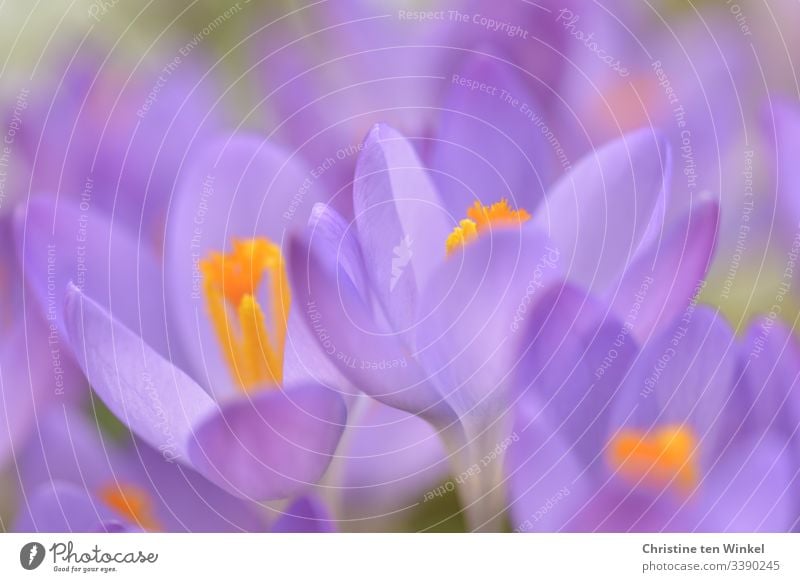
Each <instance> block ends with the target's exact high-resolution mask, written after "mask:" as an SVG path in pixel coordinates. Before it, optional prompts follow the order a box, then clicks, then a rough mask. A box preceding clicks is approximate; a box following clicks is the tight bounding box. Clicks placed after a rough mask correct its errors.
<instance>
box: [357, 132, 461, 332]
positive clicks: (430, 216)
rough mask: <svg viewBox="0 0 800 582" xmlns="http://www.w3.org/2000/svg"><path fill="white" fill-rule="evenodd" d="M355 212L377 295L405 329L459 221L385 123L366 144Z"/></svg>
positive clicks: (360, 163) (400, 138) (393, 321)
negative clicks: (447, 208) (422, 287)
mask: <svg viewBox="0 0 800 582" xmlns="http://www.w3.org/2000/svg"><path fill="white" fill-rule="evenodd" d="M353 208H354V212H355V218H356V223H357V224H358V238H359V241H360V243H361V250H362V252H363V254H364V260H365V262H366V265H367V273H368V275H369V277H370V279H371V281H372V285H373V289H374V292H375V294H376V296H377V298H378V300H379V301H380V304H381V305H382V306H383V308H384V310H385V311H386V313H387V317H388V319H389V321H390V322H391V324H392V325H393V326H394V327H395V329H397V330H398V331H405V330H406V329H407V327H408V326H409V325H410V324H411V322H412V321H413V318H414V314H415V310H416V307H417V299H418V293H419V289H420V288H421V286H423V285H424V284H425V282H426V281H427V280H428V279H429V278H430V277H431V275H432V274H433V272H434V270H435V269H436V268H438V266H439V264H440V263H441V261H442V258H443V256H444V251H445V241H446V239H447V235H448V234H449V232H450V231H451V230H452V226H454V225H455V222H457V219H455V218H453V217H448V214H447V211H446V209H445V208H444V207H443V206H442V203H441V201H440V199H439V195H438V193H437V192H436V189H435V187H434V185H433V183H432V181H431V179H430V176H429V175H428V171H427V170H426V169H425V168H424V166H423V165H422V163H421V162H420V160H419V158H418V157H417V154H416V153H415V151H414V146H413V144H412V143H411V142H409V141H408V140H406V139H405V138H404V137H403V136H402V135H400V134H399V133H398V132H397V131H395V130H394V129H392V128H390V127H388V126H385V125H376V126H375V127H374V128H373V129H372V131H370V133H369V135H368V136H367V139H366V141H365V143H364V150H363V151H362V152H361V155H360V156H359V159H358V164H357V166H356V175H355V182H354V184H353Z"/></svg>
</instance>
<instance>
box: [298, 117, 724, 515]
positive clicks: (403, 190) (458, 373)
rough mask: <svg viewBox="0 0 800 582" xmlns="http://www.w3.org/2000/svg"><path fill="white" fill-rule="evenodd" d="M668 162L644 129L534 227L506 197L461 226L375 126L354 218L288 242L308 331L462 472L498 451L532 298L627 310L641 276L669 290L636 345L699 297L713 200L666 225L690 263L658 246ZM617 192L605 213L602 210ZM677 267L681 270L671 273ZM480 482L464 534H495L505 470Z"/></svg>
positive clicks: (423, 174)
mask: <svg viewBox="0 0 800 582" xmlns="http://www.w3.org/2000/svg"><path fill="white" fill-rule="evenodd" d="M662 155H665V154H662ZM662 155H659V142H658V141H657V140H654V139H653V137H652V136H651V135H650V134H648V133H646V132H641V133H638V134H634V135H630V136H628V137H627V138H626V139H625V140H620V141H619V142H616V143H613V144H610V145H608V146H606V147H605V148H603V149H601V150H600V151H599V152H597V153H596V154H595V155H592V156H589V157H588V158H586V159H585V160H583V161H582V162H581V163H580V164H578V165H577V166H576V167H575V169H574V170H573V172H572V173H571V174H569V175H568V176H566V177H565V178H564V179H563V180H562V181H561V182H560V183H558V184H556V186H555V187H554V188H553V189H552V190H551V192H550V193H549V194H548V196H547V198H546V202H544V203H543V204H542V208H541V209H538V208H537V209H533V208H532V214H533V218H532V219H531V221H530V222H531V223H530V224H527V225H525V226H522V224H523V222H525V221H526V220H527V219H528V215H527V212H526V211H525V210H515V209H513V208H512V207H511V206H510V205H509V204H508V202H506V201H502V202H499V203H498V204H496V205H492V206H485V205H482V204H481V203H480V202H476V204H475V206H473V207H472V208H471V209H470V212H469V213H468V216H469V219H465V220H461V221H459V220H458V219H457V218H454V214H453V213H452V212H448V211H449V210H450V206H448V205H447V204H446V202H445V200H448V201H453V200H458V198H456V197H453V196H449V197H448V198H447V199H445V198H443V197H440V194H439V192H438V191H437V189H436V188H435V186H434V185H433V182H432V181H431V179H430V177H429V174H428V171H427V170H426V169H425V167H424V166H423V165H422V163H421V162H420V160H419V158H418V157H417V156H416V153H415V151H414V148H413V146H412V145H411V143H410V142H409V141H407V140H406V139H405V138H403V137H402V136H401V135H399V134H398V133H397V132H396V131H394V130H392V129H391V128H389V127H386V126H376V127H375V128H374V129H373V130H372V131H371V132H370V134H369V136H368V137H367V139H366V141H365V144H364V146H363V152H362V153H361V156H360V159H359V163H358V167H357V170H356V177H355V182H354V199H353V207H354V209H355V220H354V221H353V222H351V223H348V222H347V221H346V220H344V219H343V218H342V217H341V216H339V215H338V214H337V213H336V212H335V211H334V210H333V209H332V208H330V207H326V206H321V205H320V206H317V207H316V208H315V211H314V215H313V217H312V224H311V227H310V229H309V233H308V236H307V238H306V239H302V240H300V239H296V240H295V241H294V242H293V247H292V249H293V251H292V255H291V257H292V258H291V261H290V267H291V269H292V280H293V283H294V289H295V293H298V292H299V291H302V290H306V292H307V294H306V295H305V296H304V297H303V299H304V302H305V307H306V308H305V314H304V316H305V320H306V323H307V324H308V326H309V329H310V330H311V332H312V333H313V334H314V335H316V339H317V341H318V342H319V343H320V346H321V347H322V348H323V349H325V350H327V351H328V354H329V355H330V360H331V361H332V362H333V363H335V365H336V366H337V368H338V370H339V372H340V373H341V374H343V375H344V376H346V377H348V378H349V379H350V380H351V382H352V383H353V384H354V385H356V386H357V387H359V388H360V389H361V390H364V391H365V392H367V393H368V394H369V395H371V396H373V397H374V398H376V399H378V400H381V401H382V402H385V403H386V404H389V405H391V406H394V407H397V408H400V409H403V410H407V411H410V412H413V413H415V414H418V415H420V416H422V417H423V418H426V419H427V420H429V421H430V422H431V423H432V424H433V425H434V426H436V427H437V428H438V429H439V430H440V433H441V434H442V436H443V438H444V440H445V442H446V443H447V444H448V447H449V450H450V453H451V455H452V457H453V459H454V467H455V468H456V469H457V472H459V473H460V472H461V471H466V472H469V470H470V468H471V467H474V466H475V465H476V464H477V463H479V462H480V460H481V459H484V458H485V457H486V456H487V455H489V456H490V457H491V453H492V451H494V450H496V449H497V447H500V448H501V449H502V447H503V446H505V445H504V444H503V443H506V440H507V438H508V434H509V431H510V427H509V424H508V414H507V413H508V410H509V406H510V402H511V401H510V396H509V394H510V391H511V387H512V385H513V380H514V368H515V365H516V362H517V361H518V359H519V354H520V353H522V352H523V351H524V347H525V345H526V339H527V337H526V334H525V333H518V332H519V331H521V330H522V329H524V323H525V320H526V318H527V310H528V308H529V307H530V305H531V304H535V302H536V300H537V299H538V293H539V290H540V289H541V288H544V287H546V286H547V285H548V284H549V283H551V282H554V281H557V280H560V279H562V278H564V277H567V278H568V279H569V280H571V281H573V282H575V283H577V284H580V285H583V286H586V287H587V288H592V289H595V290H596V291H597V292H598V293H600V294H601V295H602V296H604V297H610V298H611V299H614V298H618V297H619V300H618V302H617V304H616V306H615V307H616V308H618V309H622V308H623V307H624V306H625V305H626V304H627V302H629V301H630V298H629V297H628V296H627V291H629V290H630V291H632V290H634V289H635V288H636V287H638V286H640V285H641V284H642V278H643V277H644V278H647V277H650V276H652V277H653V278H656V279H659V280H663V281H665V283H667V284H668V285H669V286H668V287H666V288H663V287H659V288H658V290H657V291H655V295H654V296H653V297H652V301H650V302H648V303H647V304H646V305H645V306H644V307H643V308H642V320H641V321H640V322H639V325H638V326H637V329H636V333H642V334H645V335H646V334H647V333H649V330H652V329H653V326H654V325H655V324H656V322H657V321H658V320H660V319H661V318H662V317H663V316H664V314H665V313H674V312H675V311H676V310H677V311H680V309H682V306H683V305H685V303H687V302H688V299H689V297H691V295H692V293H693V292H694V291H695V285H696V284H697V281H698V280H699V279H702V276H703V274H704V273H705V270H706V268H707V264H708V259H709V257H710V254H711V252H712V250H713V242H714V233H715V225H716V215H717V212H716V203H715V202H713V201H709V202H706V203H701V204H698V205H696V206H695V207H694V208H692V209H691V210H690V211H689V212H688V213H687V214H686V215H685V217H684V218H683V219H681V220H680V221H678V223H677V224H676V225H675V226H674V228H672V229H670V228H667V229H666V230H665V233H666V234H664V235H663V236H664V237H665V238H666V239H669V240H671V241H673V242H676V241H678V240H680V241H683V240H684V238H679V237H686V236H688V237H689V239H690V240H692V241H693V242H694V244H693V245H692V251H691V252H684V251H682V249H683V247H682V246H677V248H676V247H675V246H669V245H665V246H663V247H662V244H664V243H663V242H661V243H659V242H657V241H659V238H660V237H659V236H657V234H658V233H659V232H660V230H661V228H662V224H661V218H660V214H659V212H658V211H657V210H656V209H657V208H659V205H660V198H661V196H663V184H662V171H663V167H664V163H665V162H664V160H663V158H662ZM434 169H435V168H434ZM478 177H479V178H480V174H478ZM610 193H613V197H614V200H615V202H616V205H615V206H614V208H615V212H613V213H609V212H606V211H604V209H605V208H606V204H609V203H610V202H609V200H608V199H607V195H608V196H611V194H610ZM484 195H485V193H484ZM521 199H522V197H520V198H517V199H515V200H521ZM465 209H466V208H465ZM455 216H457V215H455ZM600 216H602V217H603V221H602V222H603V223H602V224H600V223H599V222H598V217H600ZM654 217H655V218H654ZM654 224H655V225H656V226H654ZM462 247H464V248H463V252H462V250H461V249H462ZM667 248H669V249H670V250H669V251H667V250H666V249H667ZM398 249H399V250H398ZM448 254H449V256H448ZM676 265H680V266H682V267H685V272H684V273H683V274H682V276H680V277H676V276H675V274H674V271H673V269H674V268H675V266H676ZM650 281H651V282H652V281H653V279H650ZM634 285H635V286H636V287H634ZM502 452H503V451H502V450H501V451H500V453H498V454H497V455H496V456H495V457H496V458H498V460H499V459H501V458H502ZM478 473H480V475H478V476H476V477H475V478H471V477H472V475H469V476H468V477H467V478H465V479H464V482H465V483H466V485H465V487H464V489H463V490H462V492H463V493H464V494H465V504H466V510H467V512H468V515H470V518H471V521H472V526H473V527H483V526H485V527H493V525H492V524H493V523H496V521H497V520H498V519H499V518H500V513H501V510H502V507H503V503H504V501H503V500H504V498H503V495H502V487H501V485H502V479H503V477H502V462H496V463H492V464H491V467H490V468H489V469H488V470H486V471H478ZM467 488H468V489H467Z"/></svg>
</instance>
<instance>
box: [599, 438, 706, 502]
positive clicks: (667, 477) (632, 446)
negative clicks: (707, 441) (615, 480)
mask: <svg viewBox="0 0 800 582" xmlns="http://www.w3.org/2000/svg"><path fill="white" fill-rule="evenodd" d="M696 450H697V441H696V439H695V437H694V435H693V434H692V432H691V431H690V430H688V429H687V428H685V427H684V426H680V425H675V426H665V427H663V428H660V429H658V430H656V431H654V432H652V433H650V434H645V433H643V432H642V431H638V430H633V429H626V430H623V431H621V432H619V433H618V434H617V436H615V437H614V438H613V439H612V440H611V444H610V446H609V457H610V462H611V465H612V466H613V467H615V468H616V469H617V471H618V473H619V474H621V475H623V476H624V477H626V478H628V479H630V480H633V481H639V480H641V481H643V482H645V483H650V484H654V485H662V486H663V485H666V484H668V483H670V482H674V483H675V484H676V485H677V487H678V489H679V490H681V491H682V492H684V493H690V492H691V491H692V490H693V489H694V488H695V486H696V485H697V474H698V470H697V465H696V462H695V459H694V457H695V452H696Z"/></svg>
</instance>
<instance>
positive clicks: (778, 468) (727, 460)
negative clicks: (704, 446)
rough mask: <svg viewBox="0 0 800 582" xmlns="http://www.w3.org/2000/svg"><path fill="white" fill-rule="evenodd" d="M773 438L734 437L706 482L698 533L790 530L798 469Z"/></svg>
mask: <svg viewBox="0 0 800 582" xmlns="http://www.w3.org/2000/svg"><path fill="white" fill-rule="evenodd" d="M789 453H790V447H789V445H788V444H787V443H786V442H785V441H783V440H781V439H776V438H774V437H773V436H771V435H767V436H766V437H764V438H759V439H755V438H747V437H741V438H737V439H734V440H733V441H732V442H731V443H730V446H729V447H728V449H727V450H726V451H725V453H724V454H723V455H722V456H721V457H720V458H719V460H718V461H717V462H716V463H715V464H714V466H713V467H712V468H711V470H710V472H709V474H708V476H707V477H706V479H705V480H704V482H703V498H702V504H701V506H700V507H697V508H696V511H697V512H698V518H699V519H698V523H697V526H696V528H695V529H696V530H697V531H714V532H719V531H727V532H788V531H791V529H792V528H793V527H795V526H796V519H797V478H798V471H797V465H796V463H795V462H794V460H793V459H792V455H791V454H789Z"/></svg>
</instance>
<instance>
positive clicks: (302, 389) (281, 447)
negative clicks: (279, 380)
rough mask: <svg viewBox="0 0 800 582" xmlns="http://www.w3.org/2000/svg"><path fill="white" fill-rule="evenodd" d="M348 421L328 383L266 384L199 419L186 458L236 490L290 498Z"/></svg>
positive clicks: (311, 478)
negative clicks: (275, 386)
mask: <svg viewBox="0 0 800 582" xmlns="http://www.w3.org/2000/svg"><path fill="white" fill-rule="evenodd" d="M346 421H347V409H346V407H345V405H344V402H343V401H342V399H341V398H339V396H338V395H337V394H335V393H334V392H332V391H330V390H328V389H327V388H324V387H322V386H319V385H316V384H305V385H296V386H292V387H291V388H287V389H282V390H269V389H268V390H264V391H262V392H260V393H259V394H257V395H255V396H254V397H253V398H252V399H239V400H235V401H231V402H229V403H227V404H224V405H223V406H222V407H221V409H220V410H219V411H213V412H212V413H211V414H209V415H208V416H207V417H206V418H205V419H203V420H202V421H201V422H199V423H198V424H197V426H196V427H195V439H196V440H195V441H193V443H192V445H191V448H190V457H191V459H192V462H193V463H194V465H195V466H197V467H199V468H200V470H201V472H202V473H203V474H205V475H208V476H209V478H210V479H212V480H213V481H214V482H216V483H217V484H219V485H220V486H221V487H224V488H226V489H228V490H229V491H231V492H233V493H235V494H237V495H240V496H243V497H248V498H252V499H257V500H267V499H280V498H284V497H289V496H291V495H292V494H294V493H296V492H298V491H299V490H301V489H303V488H305V487H308V486H309V485H310V484H313V483H315V482H317V481H318V480H319V479H320V478H321V477H322V475H323V473H324V472H325V469H326V468H327V467H328V464H329V463H330V460H331V456H332V455H333V453H334V451H335V449H336V446H337V445H338V443H339V438H340V437H341V434H342V431H343V429H344V426H345V423H346Z"/></svg>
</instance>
